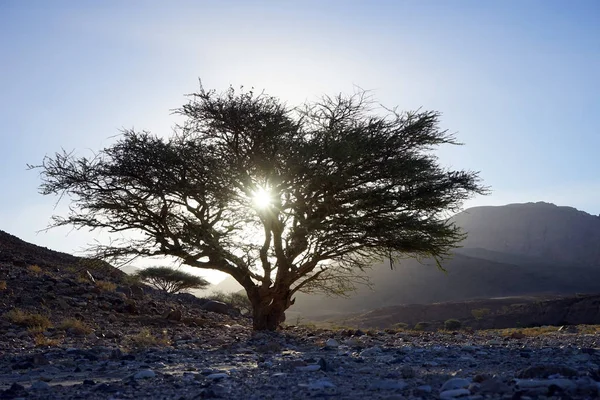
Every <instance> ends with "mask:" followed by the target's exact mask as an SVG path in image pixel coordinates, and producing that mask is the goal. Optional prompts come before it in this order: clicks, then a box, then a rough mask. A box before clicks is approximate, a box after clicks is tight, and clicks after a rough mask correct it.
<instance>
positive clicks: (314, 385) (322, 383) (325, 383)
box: [298, 378, 335, 390]
mask: <svg viewBox="0 0 600 400" xmlns="http://www.w3.org/2000/svg"><path fill="white" fill-rule="evenodd" d="M298 386H300V387H306V388H308V389H309V390H323V389H328V388H334V387H335V385H334V384H333V383H332V382H331V381H330V380H328V379H327V378H322V379H318V380H316V381H313V382H310V383H308V384H302V383H300V384H298Z"/></svg>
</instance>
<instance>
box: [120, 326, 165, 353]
mask: <svg viewBox="0 0 600 400" xmlns="http://www.w3.org/2000/svg"><path fill="white" fill-rule="evenodd" d="M129 342H130V343H131V345H132V346H133V347H137V348H143V347H153V346H168V345H170V344H171V342H170V341H169V339H168V338H167V335H166V332H163V333H162V337H156V336H155V335H153V334H152V332H150V329H148V328H144V329H142V330H141V331H140V332H139V333H138V334H137V335H133V336H131V337H130V338H129Z"/></svg>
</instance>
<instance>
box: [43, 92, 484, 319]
mask: <svg viewBox="0 0 600 400" xmlns="http://www.w3.org/2000/svg"><path fill="white" fill-rule="evenodd" d="M176 112H177V113H178V114H180V115H181V116H183V117H184V120H185V122H184V123H183V124H181V125H179V126H177V127H176V128H175V129H174V133H173V134H172V135H171V136H169V137H159V136H155V135H152V134H151V133H148V132H144V131H142V132H137V131H134V130H127V131H124V132H123V136H122V137H121V138H120V139H119V140H118V141H117V142H116V143H115V144H113V145H111V146H109V147H107V148H105V149H103V150H101V151H100V152H99V153H97V154H96V155H95V156H94V157H91V158H88V157H82V156H76V155H74V154H73V153H67V152H64V151H63V152H61V153H56V154H55V155H54V156H47V157H46V158H44V160H43V163H42V165H40V166H38V167H39V168H41V178H42V184H41V186H40V192H41V193H42V194H44V195H48V194H58V195H61V196H62V195H67V197H69V198H70V199H71V202H72V204H71V207H70V212H69V213H68V215H66V216H54V217H53V222H52V224H51V226H63V225H71V226H74V227H75V228H92V229H106V230H108V231H109V232H115V233H122V232H136V233H138V234H137V235H120V236H121V238H120V239H117V240H115V241H113V242H111V243H110V244H109V245H99V246H95V247H94V248H93V249H92V250H95V252H96V253H97V255H98V256H101V257H104V258H109V259H110V258H122V257H138V256H172V257H176V258H178V259H179V260H180V261H181V262H182V263H183V264H187V265H190V266H193V267H197V268H201V269H213V270H218V271H222V272H225V273H227V274H229V275H231V276H232V277H233V278H234V279H235V280H236V281H237V282H239V283H240V284H241V285H242V286H243V287H244V289H245V290H246V292H247V294H248V298H249V299H250V301H251V303H252V307H253V321H254V323H253V324H254V329H257V330H265V329H268V330H273V329H276V327H277V326H278V324H279V322H280V321H281V319H282V317H283V315H284V311H285V310H286V309H287V308H288V307H290V305H292V304H293V302H294V294H295V293H296V292H298V291H303V292H311V291H319V290H320V291H325V292H327V293H330V294H343V293H345V292H347V291H348V290H351V289H352V288H353V287H354V285H355V284H356V283H357V282H360V281H361V280H363V279H365V274H364V271H365V269H366V268H368V267H369V266H370V265H372V264H374V263H375V262H379V261H382V260H384V259H388V258H390V260H396V259H398V258H401V257H417V258H420V257H431V258H433V259H435V260H436V261H438V265H440V264H439V261H440V260H442V259H443V258H444V257H445V256H447V255H449V252H450V251H451V250H452V249H453V248H455V247H457V244H458V242H460V241H461V240H462V239H463V234H462V233H461V232H460V230H459V228H458V227H456V226H455V225H454V224H453V223H451V222H449V220H448V219H447V216H448V212H450V211H457V210H459V209H460V207H461V205H462V203H463V201H464V200H466V199H468V198H469V197H471V196H472V195H474V194H482V193H484V192H485V191H486V189H485V188H484V187H483V186H481V184H480V180H479V178H478V175H477V173H475V172H471V171H455V170H450V169H446V168H443V167H442V166H440V165H439V162H438V159H437V157H436V156H435V153H434V152H433V151H434V150H435V149H436V148H437V147H438V146H439V145H443V144H459V143H457V142H456V140H455V137H454V136H453V135H451V134H449V133H448V132H447V131H445V130H442V129H440V127H439V116H440V114H439V113H438V112H433V111H421V110H419V111H415V112H402V113H401V112H398V111H397V110H395V109H391V110H390V109H387V108H383V107H378V106H377V105H376V104H375V103H374V102H373V101H371V100H370V99H369V97H368V96H367V95H366V94H365V92H357V93H354V94H353V95H350V96H344V95H339V96H335V97H328V96H325V97H323V98H322V99H321V100H319V101H317V102H313V103H307V104H304V105H302V106H300V107H296V108H290V107H288V106H286V105H285V104H283V103H282V102H281V101H279V100H278V99H276V98H274V97H270V96H267V95H265V94H264V93H261V94H255V93H253V92H252V91H244V90H243V89H242V90H240V91H236V90H234V89H233V88H230V89H229V90H228V91H226V92H224V93H217V92H215V91H206V90H204V89H203V88H200V91H199V92H198V93H194V94H192V95H190V101H189V102H188V103H187V104H185V105H184V106H183V107H182V108H180V109H178V110H177V111H176ZM139 233H141V235H139ZM392 265H393V264H392Z"/></svg>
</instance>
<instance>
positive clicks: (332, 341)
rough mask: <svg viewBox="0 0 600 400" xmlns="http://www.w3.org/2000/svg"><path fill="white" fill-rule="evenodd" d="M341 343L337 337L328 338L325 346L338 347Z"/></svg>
mask: <svg viewBox="0 0 600 400" xmlns="http://www.w3.org/2000/svg"><path fill="white" fill-rule="evenodd" d="M339 345H340V343H339V342H338V341H337V340H335V339H327V341H326V342H325V347H330V348H335V347H338V346H339Z"/></svg>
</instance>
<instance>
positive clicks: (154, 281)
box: [135, 267, 209, 293]
mask: <svg viewBox="0 0 600 400" xmlns="http://www.w3.org/2000/svg"><path fill="white" fill-rule="evenodd" d="M135 276H137V277H138V278H139V279H140V280H141V281H142V282H144V283H147V284H148V285H150V286H153V287H155V288H156V289H158V290H163V291H165V292H167V293H177V292H181V291H182V290H188V289H204V288H206V287H207V286H208V285H209V283H208V282H207V281H206V280H205V279H204V278H201V277H199V276H196V275H192V274H188V273H187V272H184V271H179V270H176V269H173V268H169V267H150V268H145V269H142V270H140V271H138V272H136V273H135Z"/></svg>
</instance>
